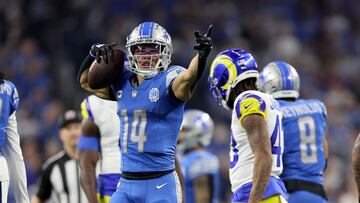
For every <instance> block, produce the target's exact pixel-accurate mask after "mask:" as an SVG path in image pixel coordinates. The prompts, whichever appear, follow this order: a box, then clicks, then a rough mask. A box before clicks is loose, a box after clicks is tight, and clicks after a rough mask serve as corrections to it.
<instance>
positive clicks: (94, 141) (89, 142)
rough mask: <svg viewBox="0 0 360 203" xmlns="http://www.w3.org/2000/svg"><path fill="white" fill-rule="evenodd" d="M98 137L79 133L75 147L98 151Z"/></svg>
mask: <svg viewBox="0 0 360 203" xmlns="http://www.w3.org/2000/svg"><path fill="white" fill-rule="evenodd" d="M99 144H100V142H99V138H97V137H89V136H85V135H81V136H80V138H79V141H78V145H77V148H78V150H79V151H80V150H92V151H97V152H98V151H99V148H100V146H99Z"/></svg>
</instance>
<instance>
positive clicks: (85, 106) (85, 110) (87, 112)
mask: <svg viewBox="0 0 360 203" xmlns="http://www.w3.org/2000/svg"><path fill="white" fill-rule="evenodd" d="M89 98H90V97H87V98H86V99H84V101H83V102H81V104H80V108H81V116H82V117H83V119H89V120H91V121H93V122H94V121H95V119H94V114H93V113H92V111H91V106H90V100H89Z"/></svg>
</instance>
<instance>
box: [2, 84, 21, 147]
mask: <svg viewBox="0 0 360 203" xmlns="http://www.w3.org/2000/svg"><path fill="white" fill-rule="evenodd" d="M18 106H19V95H18V92H17V90H16V87H15V85H14V84H13V83H12V82H10V81H8V80H5V81H4V83H1V84H0V150H1V149H2V147H3V146H4V145H5V140H6V137H5V136H6V131H5V130H6V126H7V125H8V120H9V116H10V115H11V114H12V113H14V111H16V109H17V108H18Z"/></svg>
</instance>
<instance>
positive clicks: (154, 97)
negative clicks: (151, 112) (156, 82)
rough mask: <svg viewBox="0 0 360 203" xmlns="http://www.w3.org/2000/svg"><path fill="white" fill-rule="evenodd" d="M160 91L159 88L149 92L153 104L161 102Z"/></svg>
mask: <svg viewBox="0 0 360 203" xmlns="http://www.w3.org/2000/svg"><path fill="white" fill-rule="evenodd" d="M159 94H160V93H159V89H158V88H151V90H150V92H149V99H150V101H151V102H157V101H158V100H159Z"/></svg>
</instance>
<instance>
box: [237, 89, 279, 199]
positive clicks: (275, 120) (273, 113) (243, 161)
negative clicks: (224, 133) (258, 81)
mask: <svg viewBox="0 0 360 203" xmlns="http://www.w3.org/2000/svg"><path fill="white" fill-rule="evenodd" d="M249 114H259V115H262V116H263V117H264V118H265V120H266V123H267V126H268V131H269V139H270V143H271V150H272V156H273V165H272V171H271V175H272V176H274V177H278V176H279V175H280V174H281V172H282V169H283V165H282V153H283V145H284V144H283V142H284V139H283V129H282V124H281V118H282V114H281V112H280V111H279V105H278V102H277V101H276V100H274V99H273V98H272V97H271V96H270V95H267V94H264V93H261V92H258V91H245V92H243V93H242V94H240V95H239V96H238V97H237V98H236V100H235V103H234V109H233V112H232V122H231V143H230V148H231V150H230V181H231V189H232V191H233V192H235V191H236V190H237V189H238V188H240V187H241V186H243V185H245V184H247V183H250V182H251V181H252V178H253V169H254V162H255V156H254V153H253V152H252V150H251V147H250V143H249V141H248V137H247V135H246V131H245V129H244V128H243V127H242V125H241V121H242V119H243V118H244V117H245V116H247V115H249Z"/></svg>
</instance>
